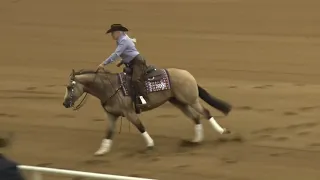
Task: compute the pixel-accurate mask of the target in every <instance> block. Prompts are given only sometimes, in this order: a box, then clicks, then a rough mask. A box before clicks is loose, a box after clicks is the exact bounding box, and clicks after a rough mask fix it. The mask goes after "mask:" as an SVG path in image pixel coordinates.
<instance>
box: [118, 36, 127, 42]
mask: <svg viewBox="0 0 320 180" xmlns="http://www.w3.org/2000/svg"><path fill="white" fill-rule="evenodd" d="M126 37H127V35H126V34H122V35H121V36H120V37H119V39H118V40H117V43H119V42H120V41H121V40H122V39H124V38H126Z"/></svg>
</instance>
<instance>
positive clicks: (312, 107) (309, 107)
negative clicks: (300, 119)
mask: <svg viewBox="0 0 320 180" xmlns="http://www.w3.org/2000/svg"><path fill="white" fill-rule="evenodd" d="M319 107H320V106H307V107H301V108H299V111H302V112H305V111H312V110H316V109H318V108H319Z"/></svg>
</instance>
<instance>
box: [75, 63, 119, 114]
mask: <svg viewBox="0 0 320 180" xmlns="http://www.w3.org/2000/svg"><path fill="white" fill-rule="evenodd" d="M103 70H104V72H106V71H105V69H103ZM98 71H99V69H97V70H96V71H95V76H94V79H93V82H95V81H96V78H97V74H98ZM107 79H108V81H109V83H110V85H111V87H112V89H113V90H115V91H114V93H113V94H112V95H111V96H109V97H108V98H107V99H106V100H105V101H104V102H102V103H101V104H102V105H103V106H104V105H105V104H106V103H107V101H108V100H109V99H111V98H112V97H113V96H115V95H116V94H117V93H118V92H119V90H120V89H121V87H122V84H121V85H120V86H119V87H118V88H117V89H115V88H114V86H113V84H112V82H111V80H110V78H109V77H107ZM71 80H72V83H71V84H72V86H71V94H70V102H69V103H71V104H73V105H72V110H74V111H76V110H79V109H80V108H82V107H83V106H84V105H85V103H86V101H87V97H88V96H87V95H88V93H87V92H85V95H84V97H83V98H82V99H81V101H80V103H79V104H78V105H76V106H75V105H74V103H73V102H72V99H73V95H74V94H73V93H74V88H75V84H76V83H77V82H76V81H75V80H74V79H71ZM100 81H101V83H102V85H103V88H102V89H105V88H104V86H105V84H104V83H103V80H102V79H101V78H100Z"/></svg>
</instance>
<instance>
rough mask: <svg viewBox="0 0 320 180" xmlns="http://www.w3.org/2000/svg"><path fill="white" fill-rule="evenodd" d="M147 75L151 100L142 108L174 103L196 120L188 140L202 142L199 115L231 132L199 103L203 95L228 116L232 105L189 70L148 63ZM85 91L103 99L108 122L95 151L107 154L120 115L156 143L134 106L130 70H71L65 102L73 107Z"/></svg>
mask: <svg viewBox="0 0 320 180" xmlns="http://www.w3.org/2000/svg"><path fill="white" fill-rule="evenodd" d="M144 77H145V78H144V79H145V81H144V84H145V89H146V91H147V95H148V100H149V101H148V105H147V106H145V107H141V111H142V112H145V111H149V110H152V109H155V108H157V107H159V106H161V105H162V104H164V103H166V102H169V103H171V104H172V105H173V106H174V107H176V108H178V109H180V110H181V111H182V112H183V113H184V114H185V115H186V116H187V117H189V118H190V119H191V120H192V121H193V122H194V131H195V132H194V138H193V139H192V140H190V141H189V142H191V143H195V144H200V143H201V142H202V141H203V138H204V134H203V126H202V124H201V122H200V117H201V116H200V115H202V116H204V117H205V118H206V119H207V120H208V121H209V122H210V124H211V125H212V127H213V129H215V130H216V131H217V132H219V133H220V134H228V133H230V131H229V130H228V129H226V128H222V127H221V126H220V125H219V124H218V123H217V121H216V120H215V119H214V117H213V116H212V115H211V113H210V111H209V110H208V109H206V108H205V107H204V106H203V105H202V104H201V103H200V99H202V100H204V101H205V102H206V103H207V104H209V105H210V106H212V107H214V108H216V109H217V110H219V111H220V112H222V113H223V114H224V115H225V116H227V115H228V114H229V112H230V111H231V109H232V106H231V105H230V104H228V103H227V102H225V101H223V100H220V99H218V98H216V97H213V96H211V95H210V94H209V93H208V92H207V91H206V90H205V89H204V88H202V87H201V86H199V85H198V83H197V81H196V79H195V78H194V76H193V75H191V73H189V72H188V71H186V70H183V69H177V68H166V69H157V68H155V67H154V66H148V68H147V70H146V72H145V74H144ZM84 93H85V94H87V93H88V94H91V95H93V96H95V97H96V98H98V99H99V100H100V102H101V106H102V108H103V110H104V111H105V113H106V116H107V119H108V123H109V126H108V128H107V130H106V134H105V138H104V139H103V140H102V142H101V145H100V148H99V149H98V150H97V151H96V152H95V153H94V155H96V156H100V155H104V154H106V153H108V152H109V151H110V150H111V146H112V140H113V135H114V131H115V125H116V121H117V119H118V118H119V117H126V118H127V119H128V120H129V121H130V122H131V123H132V124H133V125H134V126H135V127H136V128H137V129H138V130H139V132H140V133H141V135H142V137H143V138H144V140H145V142H146V144H147V149H152V148H153V147H154V141H153V139H152V138H151V136H150V135H149V134H148V132H147V131H146V128H145V127H144V125H143V124H142V122H141V121H140V119H139V116H138V113H137V112H136V110H135V106H134V103H135V101H134V100H133V97H132V96H131V94H132V88H131V74H130V72H128V71H125V70H124V71H123V72H120V73H113V72H110V71H108V70H105V69H103V70H101V69H100V70H96V71H94V70H81V71H77V72H76V71H75V70H72V72H71V75H70V77H69V82H68V84H67V86H66V93H65V96H64V102H63V106H64V107H65V108H71V107H74V104H75V102H76V101H77V100H78V99H79V98H80V97H81V96H82V95H83V94H84Z"/></svg>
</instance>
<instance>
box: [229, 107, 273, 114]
mask: <svg viewBox="0 0 320 180" xmlns="http://www.w3.org/2000/svg"><path fill="white" fill-rule="evenodd" d="M234 109H236V110H239V111H256V112H260V113H263V112H272V111H274V109H270V108H261V109H258V108H257V109H254V108H253V107H251V106H238V107H234Z"/></svg>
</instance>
